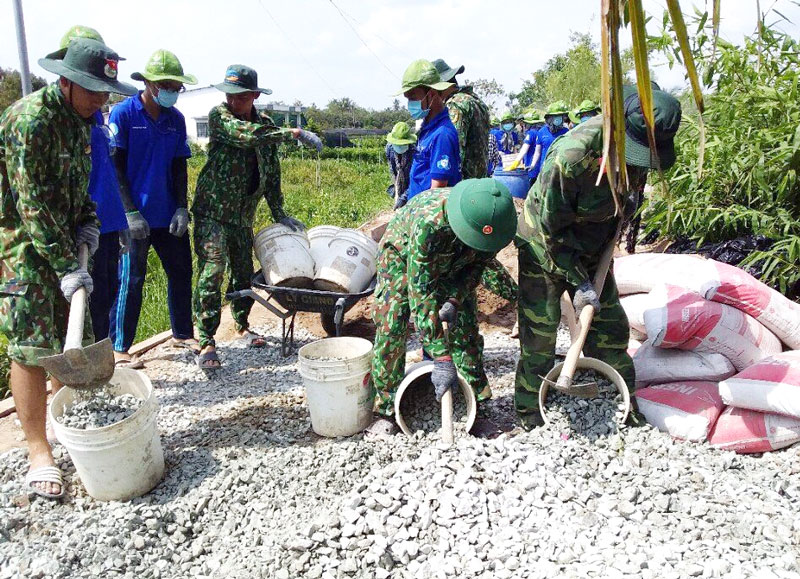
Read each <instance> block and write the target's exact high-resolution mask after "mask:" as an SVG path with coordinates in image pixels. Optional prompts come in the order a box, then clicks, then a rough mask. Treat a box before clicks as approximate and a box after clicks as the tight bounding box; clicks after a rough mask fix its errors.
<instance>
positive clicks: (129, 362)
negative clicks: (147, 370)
mask: <svg viewBox="0 0 800 579" xmlns="http://www.w3.org/2000/svg"><path fill="white" fill-rule="evenodd" d="M114 366H115V367H116V368H129V369H131V370H141V369H142V368H144V362H142V361H141V360H140V359H139V358H120V359H119V360H117V361H116V362H114Z"/></svg>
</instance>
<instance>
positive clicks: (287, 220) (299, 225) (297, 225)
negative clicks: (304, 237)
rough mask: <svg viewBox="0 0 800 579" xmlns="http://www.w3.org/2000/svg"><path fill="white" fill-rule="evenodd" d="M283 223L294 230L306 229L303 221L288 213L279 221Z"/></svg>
mask: <svg viewBox="0 0 800 579" xmlns="http://www.w3.org/2000/svg"><path fill="white" fill-rule="evenodd" d="M279 223H280V224H281V225H285V226H286V227H288V228H289V229H291V230H292V231H304V230H305V228H306V226H305V224H304V223H303V222H302V221H298V220H297V219H295V218H294V217H289V216H288V215H287V216H286V217H284V218H283V219H281V220H280V221H279Z"/></svg>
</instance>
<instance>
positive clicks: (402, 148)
mask: <svg viewBox="0 0 800 579" xmlns="http://www.w3.org/2000/svg"><path fill="white" fill-rule="evenodd" d="M392 149H394V152H395V153H397V154H398V155H402V154H403V153H405V152H406V151H408V145H392Z"/></svg>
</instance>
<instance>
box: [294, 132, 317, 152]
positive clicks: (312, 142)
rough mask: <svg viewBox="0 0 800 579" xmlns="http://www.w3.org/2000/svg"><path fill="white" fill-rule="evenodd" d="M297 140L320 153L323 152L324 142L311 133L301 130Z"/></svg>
mask: <svg viewBox="0 0 800 579" xmlns="http://www.w3.org/2000/svg"><path fill="white" fill-rule="evenodd" d="M297 140H298V141H300V142H301V143H303V144H304V145H305V146H306V147H309V148H311V149H316V150H317V152H318V153H319V152H320V151H321V150H322V140H320V138H319V137H318V136H317V135H315V134H314V133H312V132H311V131H306V130H303V129H301V130H300V135H299V136H298V137H297Z"/></svg>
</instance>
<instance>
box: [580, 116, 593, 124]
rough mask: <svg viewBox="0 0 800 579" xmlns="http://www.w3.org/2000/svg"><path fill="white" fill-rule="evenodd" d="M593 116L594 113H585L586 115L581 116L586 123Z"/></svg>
mask: <svg viewBox="0 0 800 579" xmlns="http://www.w3.org/2000/svg"><path fill="white" fill-rule="evenodd" d="M591 118H592V115H584V116H582V117H581V122H582V123H585V122H586V121H588V120H589V119H591Z"/></svg>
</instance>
